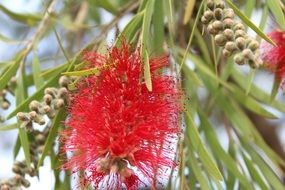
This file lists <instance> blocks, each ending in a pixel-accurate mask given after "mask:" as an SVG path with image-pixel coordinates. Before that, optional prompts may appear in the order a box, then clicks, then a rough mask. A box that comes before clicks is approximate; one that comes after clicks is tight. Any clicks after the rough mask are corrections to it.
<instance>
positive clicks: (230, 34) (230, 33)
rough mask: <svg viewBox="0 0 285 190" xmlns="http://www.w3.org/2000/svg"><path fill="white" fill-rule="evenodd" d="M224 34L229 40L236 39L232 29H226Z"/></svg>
mask: <svg viewBox="0 0 285 190" xmlns="http://www.w3.org/2000/svg"><path fill="white" fill-rule="evenodd" d="M223 33H224V35H225V36H226V38H227V39H228V40H232V39H233V37H234V32H233V30H231V29H225V30H224V32H223Z"/></svg>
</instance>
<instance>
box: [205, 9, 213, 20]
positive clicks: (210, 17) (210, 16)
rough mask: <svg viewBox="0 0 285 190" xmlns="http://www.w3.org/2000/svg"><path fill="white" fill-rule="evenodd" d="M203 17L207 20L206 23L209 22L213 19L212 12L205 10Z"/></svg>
mask: <svg viewBox="0 0 285 190" xmlns="http://www.w3.org/2000/svg"><path fill="white" fill-rule="evenodd" d="M204 17H205V19H207V20H208V21H211V20H212V19H213V18H214V13H213V11H210V10H206V11H205V12H204Z"/></svg>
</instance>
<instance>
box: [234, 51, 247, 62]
mask: <svg viewBox="0 0 285 190" xmlns="http://www.w3.org/2000/svg"><path fill="white" fill-rule="evenodd" d="M234 61H235V63H237V64H239V65H244V63H245V59H244V56H243V54H242V53H238V54H236V55H235V56H234Z"/></svg>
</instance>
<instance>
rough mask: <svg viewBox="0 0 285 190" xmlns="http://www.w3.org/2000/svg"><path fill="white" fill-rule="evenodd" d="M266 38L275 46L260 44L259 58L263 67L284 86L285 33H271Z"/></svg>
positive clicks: (266, 43)
mask: <svg viewBox="0 0 285 190" xmlns="http://www.w3.org/2000/svg"><path fill="white" fill-rule="evenodd" d="M268 36H269V37H270V38H271V39H272V40H273V41H274V42H275V43H276V46H273V45H271V44H269V43H268V42H265V41H263V42H262V43H261V46H260V49H261V56H262V59H263V61H264V62H265V66H266V67H267V68H268V69H269V70H270V71H271V72H273V73H275V76H276V77H277V79H279V80H281V86H284V84H285V83H284V82H285V81H284V79H285V32H284V31H273V32H270V33H269V34H268Z"/></svg>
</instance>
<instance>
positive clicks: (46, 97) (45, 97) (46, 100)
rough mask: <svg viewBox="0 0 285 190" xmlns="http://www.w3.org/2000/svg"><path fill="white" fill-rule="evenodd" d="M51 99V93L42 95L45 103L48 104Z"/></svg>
mask: <svg viewBox="0 0 285 190" xmlns="http://www.w3.org/2000/svg"><path fill="white" fill-rule="evenodd" d="M52 99H53V97H52V95H50V94H45V95H44V101H45V102H46V104H48V105H49V104H50V103H51V101H52Z"/></svg>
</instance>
